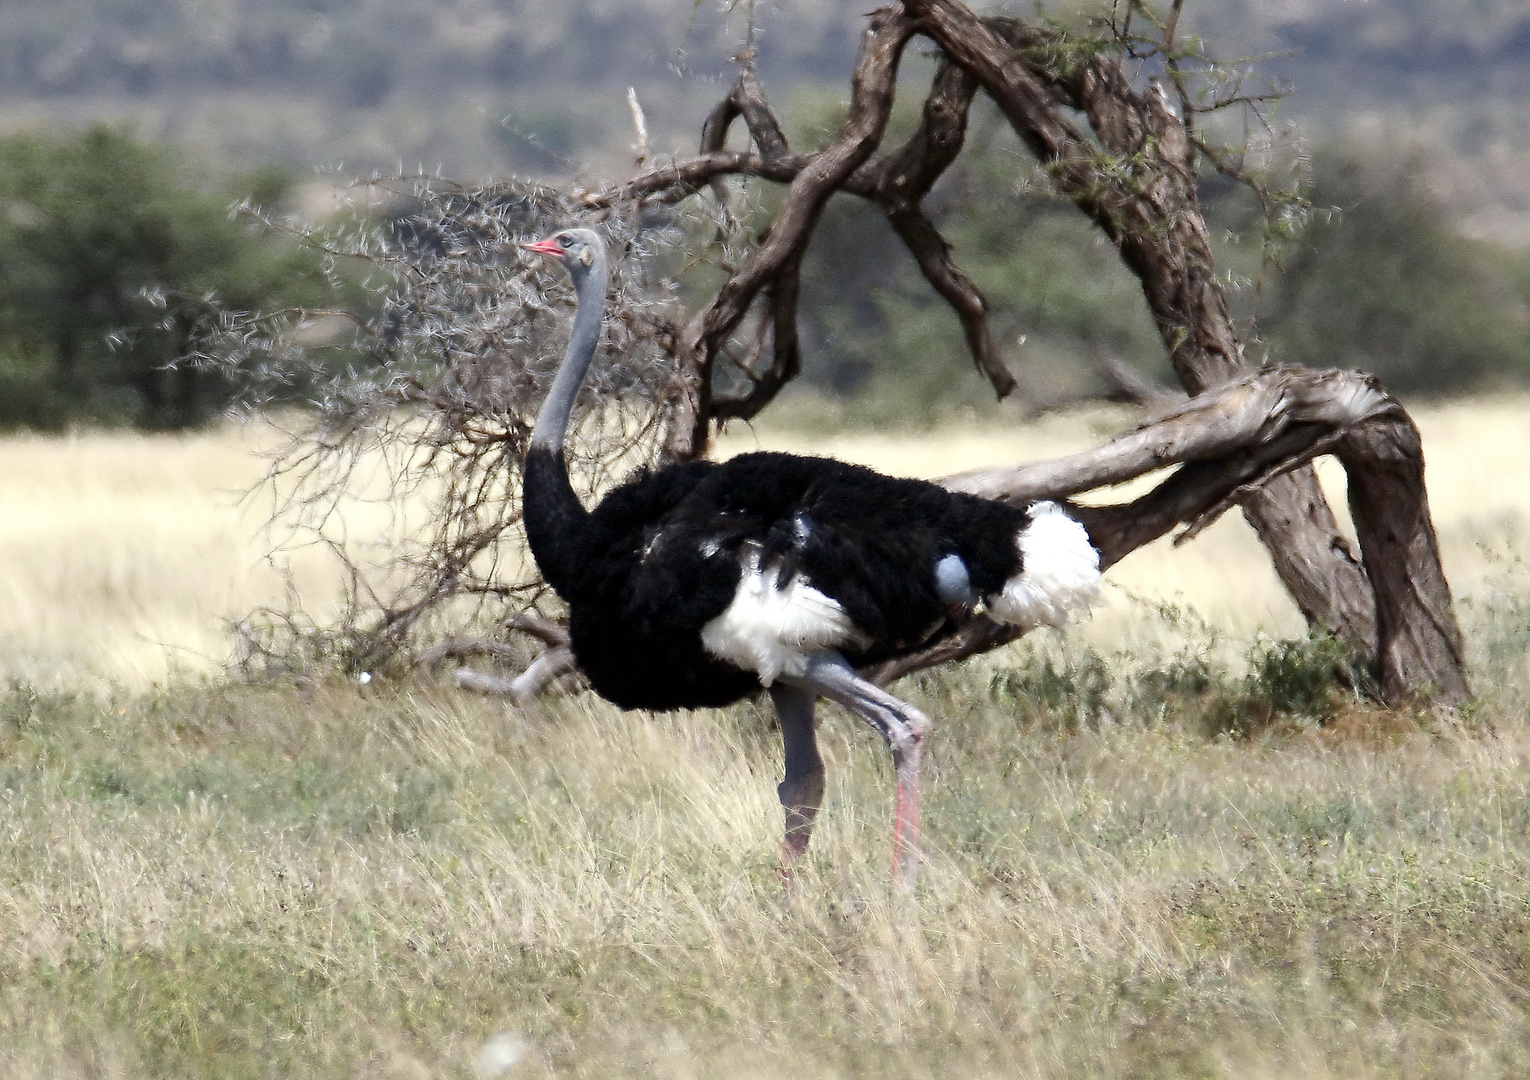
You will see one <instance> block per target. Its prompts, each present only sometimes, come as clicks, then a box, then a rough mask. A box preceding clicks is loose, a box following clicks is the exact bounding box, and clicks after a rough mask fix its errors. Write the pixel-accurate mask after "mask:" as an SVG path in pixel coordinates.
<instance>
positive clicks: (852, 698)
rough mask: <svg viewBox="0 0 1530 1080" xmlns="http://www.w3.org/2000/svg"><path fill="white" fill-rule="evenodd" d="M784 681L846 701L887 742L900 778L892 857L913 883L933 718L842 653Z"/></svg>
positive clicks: (809, 665) (823, 655)
mask: <svg viewBox="0 0 1530 1080" xmlns="http://www.w3.org/2000/svg"><path fill="white" fill-rule="evenodd" d="M779 681H781V682H784V683H787V684H788V685H790V686H795V687H800V688H801V689H803V690H807V691H810V692H811V693H812V694H815V695H817V696H819V697H826V698H828V699H829V700H830V701H834V702H837V703H838V704H840V705H843V706H844V707H845V708H847V709H849V710H850V711H851V712H852V713H854V714H855V715H856V716H859V717H860V718H861V719H862V720H864V721H866V723H868V724H870V725H871V726H872V727H874V728H876V729H877V732H878V733H879V734H880V735H881V736H882V738H883V739H885V740H887V745H888V747H889V748H890V749H891V750H892V756H893V769H894V771H895V773H896V775H897V781H898V795H897V808H896V811H895V813H894V817H893V860H894V863H895V867H896V871H897V874H898V877H899V879H900V880H901V881H902V882H903V884H904V885H905V886H909V887H911V886H912V885H913V884H914V879H915V878H916V877H917V876H918V875H919V770H920V765H921V762H922V760H923V754H924V737H925V735H926V734H927V733H928V732H929V730H930V721H929V718H928V717H926V716H925V715H924V713H922V712H920V711H919V710H918V709H916V708H914V707H913V706H912V705H910V704H909V703H908V702H906V701H900V700H898V699H897V698H895V697H893V696H892V695H891V694H889V693H888V692H887V691H885V690H883V689H882V688H881V687H879V686H877V685H876V684H875V683H871V682H867V681H866V680H865V679H863V678H861V677H860V676H859V675H857V674H856V672H855V669H854V668H853V667H851V666H850V665H849V663H847V662H846V661H845V658H844V657H843V656H840V655H839V654H838V653H820V654H819V655H817V656H814V657H811V658H810V659H809V660H808V662H807V666H806V668H805V669H804V670H803V671H802V673H801V674H796V675H789V676H788V675H782V676H781V677H780V680H779ZM783 730H784V722H783Z"/></svg>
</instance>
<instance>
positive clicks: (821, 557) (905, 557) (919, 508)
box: [525, 448, 1030, 709]
mask: <svg viewBox="0 0 1530 1080" xmlns="http://www.w3.org/2000/svg"><path fill="white" fill-rule="evenodd" d="M525 477H526V487H525V503H526V505H525V511H526V512H525V521H526V529H527V537H528V540H529V542H530V545H531V549H532V554H533V555H534V556H535V558H536V560H537V565H538V566H539V567H540V568H541V570H542V573H543V576H544V577H545V578H546V579H547V581H548V583H549V584H550V585H552V586H553V588H554V589H555V590H556V591H557V592H558V594H559V595H560V596H561V597H562V598H563V599H564V600H565V601H566V602H567V603H568V605H569V610H570V636H571V639H572V647H573V651H574V656H575V659H577V660H578V662H579V665H580V667H581V668H582V669H583V670H584V672H585V673H586V675H587V676H588V677H589V679H590V683H591V685H592V686H593V687H594V689H595V690H596V692H598V693H599V694H600V695H601V696H602V697H605V698H607V699H609V700H610V701H612V702H614V703H616V704H617V705H620V706H622V707H624V708H643V709H675V708H696V707H701V706H719V705H726V704H728V703H730V702H733V701H736V700H738V699H739V698H741V697H744V696H746V695H748V694H749V693H751V692H753V691H754V690H756V689H758V688H759V685H760V683H759V679H758V677H757V676H756V675H755V673H753V672H751V671H745V670H743V669H741V668H738V667H735V666H733V665H732V664H729V663H727V662H725V661H723V660H720V659H718V658H716V657H714V656H712V655H711V654H709V653H708V652H707V651H706V650H705V648H704V647H703V646H702V643H701V630H702V627H704V626H705V625H706V624H707V623H709V622H710V621H711V620H713V619H715V618H717V616H719V615H721V614H722V613H723V611H724V610H726V609H727V607H728V605H729V604H730V603H731V602H732V600H733V598H734V595H735V593H736V592H737V589H738V586H739V580H740V577H741V575H742V574H743V573H744V570H743V564H744V561H745V559H744V555H745V550H746V547H748V546H753V547H754V548H755V551H756V554H757V557H758V560H759V562H760V564H761V565H779V566H780V567H781V573H780V576H779V579H778V580H779V583H780V585H781V586H783V587H784V586H785V585H787V584H788V583H789V582H790V581H791V580H792V579H793V578H794V577H795V576H797V575H801V577H802V578H803V579H804V581H805V582H806V583H807V584H810V585H811V586H812V587H813V588H815V589H817V590H818V591H819V592H821V593H823V594H825V595H826V596H828V597H830V598H831V599H833V600H835V601H836V602H838V603H839V604H840V606H841V607H842V608H843V609H844V611H845V613H846V615H847V616H848V617H849V619H850V620H851V622H853V623H854V625H855V627H856V628H857V629H858V630H859V631H860V633H861V634H862V635H863V636H864V639H865V642H866V643H865V645H864V647H861V648H855V649H846V650H844V651H845V654H846V656H847V658H848V659H849V660H850V661H851V662H852V663H855V664H858V665H859V664H865V663H873V662H876V661H878V660H882V659H886V658H888V657H892V656H896V655H898V654H900V653H904V652H907V651H910V650H912V649H916V648H919V647H921V646H923V645H926V644H928V643H929V642H930V641H932V640H934V639H936V638H938V637H940V636H941V635H942V634H943V633H945V632H948V630H949V629H950V624H949V622H948V621H947V615H948V612H947V607H946V604H945V602H943V601H942V599H941V597H940V595H939V593H938V591H937V582H936V573H935V567H936V565H937V564H938V563H939V562H940V560H941V559H942V558H944V557H945V556H947V555H951V554H955V555H957V556H959V557H960V558H961V559H962V561H963V562H964V563H965V564H966V567H967V571H968V573H969V574H970V577H971V584H972V588H973V591H974V592H975V593H976V594H977V595H979V596H982V595H987V594H991V593H994V592H997V591H998V590H1000V589H1002V588H1003V586H1004V583H1005V582H1006V581H1007V580H1008V579H1010V578H1011V577H1013V576H1014V575H1015V574H1017V573H1018V572H1019V571H1020V554H1019V551H1018V549H1017V547H1016V543H1015V538H1016V536H1017V534H1019V532H1020V531H1021V530H1022V529H1024V528H1025V526H1026V525H1027V524H1028V523H1029V521H1030V515H1029V513H1028V512H1027V511H1025V510H1020V509H1016V508H1014V507H1010V506H1005V505H1003V504H1000V503H994V502H989V501H987V500H984V499H979V498H976V497H973V496H969V495H961V494H956V493H953V492H949V491H947V490H945V489H944V488H941V487H939V486H937V485H935V484H931V483H927V482H925V481H921V480H909V479H902V478H897V477H889V476H883V475H881V474H880V473H876V472H873V471H872V470H870V469H866V468H862V467H860V466H857V465H849V464H846V463H844V462H839V461H834V460H830V459H826V458H814V457H799V456H795V455H791V454H777V453H756V454H746V455H743V456H741V457H736V458H733V459H731V460H729V461H726V462H722V463H714V462H691V463H687V464H681V465H674V466H670V467H667V468H663V469H659V470H654V471H644V472H641V473H639V474H638V475H637V476H635V477H633V478H632V479H630V480H628V481H627V482H626V483H624V484H622V485H621V486H620V487H618V488H616V489H615V490H613V491H612V492H611V493H610V494H608V495H607V496H606V497H605V498H604V499H603V500H602V501H601V502H600V504H599V505H598V506H596V507H595V509H594V510H591V511H586V510H585V509H584V507H583V506H582V505H581V504H580V502H579V499H578V497H577V495H576V494H575V492H574V491H573V489H572V487H571V486H570V484H569V481H568V474H567V470H566V468H565V466H564V462H563V460H562V454H561V453H555V452H551V451H548V450H546V449H541V448H533V449H532V451H531V452H530V454H529V455H528V457H527V460H526V474H525Z"/></svg>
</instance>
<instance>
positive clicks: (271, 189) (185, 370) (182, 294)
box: [0, 127, 324, 428]
mask: <svg viewBox="0 0 1530 1080" xmlns="http://www.w3.org/2000/svg"><path fill="white" fill-rule="evenodd" d="M244 186H245V187H247V188H248V189H249V191H248V192H240V191H238V190H237V189H236V190H229V191H214V190H206V189H203V188H201V187H198V186H196V185H195V184H194V183H193V182H192V181H191V179H190V178H189V177H188V176H187V174H186V170H185V166H184V164H183V163H182V162H181V161H180V160H179V159H178V158H177V157H176V156H175V155H173V154H172V153H171V152H170V151H168V150H166V149H163V148H160V147H156V146H150V145H146V144H143V143H140V142H137V141H135V140H133V139H132V138H130V137H129V136H127V135H126V134H123V133H122V132H119V131H115V130H112V129H110V128H106V127H94V128H91V129H90V130H88V131H86V132H84V133H82V134H79V135H75V136H71V137H68V138H42V137H33V136H23V137H14V138H9V139H5V140H0V426H28V427H37V428H57V427H60V426H62V425H65V424H69V423H74V422H82V421H83V422H99V423H114V424H134V425H138V426H142V427H148V428H181V427H186V426H188V425H191V424H195V423H198V422H200V421H202V420H205V419H206V418H207V417H208V416H210V415H212V414H214V413H216V412H217V411H218V410H220V409H221V408H222V407H223V406H224V405H225V404H226V403H227V401H228V398H229V396H230V394H232V393H233V386H232V384H231V383H230V381H229V374H228V372H227V371H213V370H210V369H207V368H204V367H200V366H197V365H194V364H186V365H180V366H176V367H173V368H172V367H170V366H169V365H170V364H171V363H172V362H173V361H175V360H176V359H178V358H180V357H183V356H186V355H188V354H190V353H192V352H193V351H194V349H195V346H196V343H197V341H198V335H199V333H200V332H201V331H202V330H203V329H204V328H205V322H206V320H207V319H208V318H209V317H210V315H211V313H212V305H211V304H210V303H209V301H210V299H212V298H216V299H217V300H218V301H219V302H220V303H221V304H223V305H224V306H225V307H227V308H232V309H241V308H242V309H246V310H254V309H262V308H274V307H280V306H284V305H289V304H294V303H300V302H303V301H305V300H307V301H309V302H312V301H313V300H316V299H318V298H319V297H321V296H322V295H323V292H324V283H323V279H322V276H321V275H320V274H319V272H318V260H317V258H316V257H315V256H313V255H311V254H307V253H304V252H303V251H301V250H300V249H299V248H298V247H297V245H295V244H292V243H290V242H286V241H281V240H277V239H274V238H270V237H263V236H261V235H258V234H257V233H256V232H254V231H252V230H251V229H250V228H248V227H246V226H245V225H244V224H241V223H240V222H238V221H236V220H234V219H233V218H231V216H230V214H229V211H228V207H229V205H230V203H231V202H233V201H236V200H237V199H239V198H241V197H244V196H245V195H246V194H258V195H260V196H262V197H264V198H265V199H266V200H267V201H268V202H269V201H270V200H273V199H277V198H280V197H281V196H282V195H283V193H284V191H285V188H286V187H287V184H286V183H285V182H283V181H282V180H281V179H280V178H279V176H278V174H277V173H276V172H275V171H273V170H271V169H265V170H262V171H260V172H259V173H258V174H256V175H254V176H252V177H251V178H250V179H249V183H248V184H246V185H244Z"/></svg>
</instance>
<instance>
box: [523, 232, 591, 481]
mask: <svg viewBox="0 0 1530 1080" xmlns="http://www.w3.org/2000/svg"><path fill="white" fill-rule="evenodd" d="M572 277H573V280H574V296H575V297H576V298H577V299H578V302H579V306H578V308H577V309H576V310H575V311H574V328H573V331H572V332H571V333H570V334H569V339H568V351H567V352H565V353H564V354H563V363H562V364H561V365H559V367H558V373H557V374H556V375H554V376H553V382H552V387H551V388H550V389H549V390H548V391H547V400H546V401H544V402H542V408H541V411H539V412H538V413H537V422H536V426H535V427H533V428H532V429H531V445H532V446H533V447H534V448H536V449H539V450H553V451H560V450H562V449H563V439H564V436H565V435H566V434H567V432H568V422H569V417H570V416H572V415H573V413H574V402H575V400H577V399H578V397H579V387H580V386H582V385H583V384H584V377H585V374H586V373H587V372H588V371H589V370H590V364H591V362H592V361H593V360H594V359H595V347H596V346H597V345H598V344H600V323H601V319H602V317H603V316H604V313H605V306H606V260H605V256H604V255H602V254H599V253H597V254H596V255H595V258H594V261H593V262H591V263H590V265H589V266H588V267H585V266H578V265H577V264H576V269H575V271H574V272H573V273H572Z"/></svg>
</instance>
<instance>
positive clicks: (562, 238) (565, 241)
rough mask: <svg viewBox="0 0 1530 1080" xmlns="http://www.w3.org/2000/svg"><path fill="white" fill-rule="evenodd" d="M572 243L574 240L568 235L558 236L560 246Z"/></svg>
mask: <svg viewBox="0 0 1530 1080" xmlns="http://www.w3.org/2000/svg"><path fill="white" fill-rule="evenodd" d="M572 243H573V241H572V240H570V239H569V238H568V237H566V236H560V237H558V246H559V247H568V246H569V245H570V244H572Z"/></svg>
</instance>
